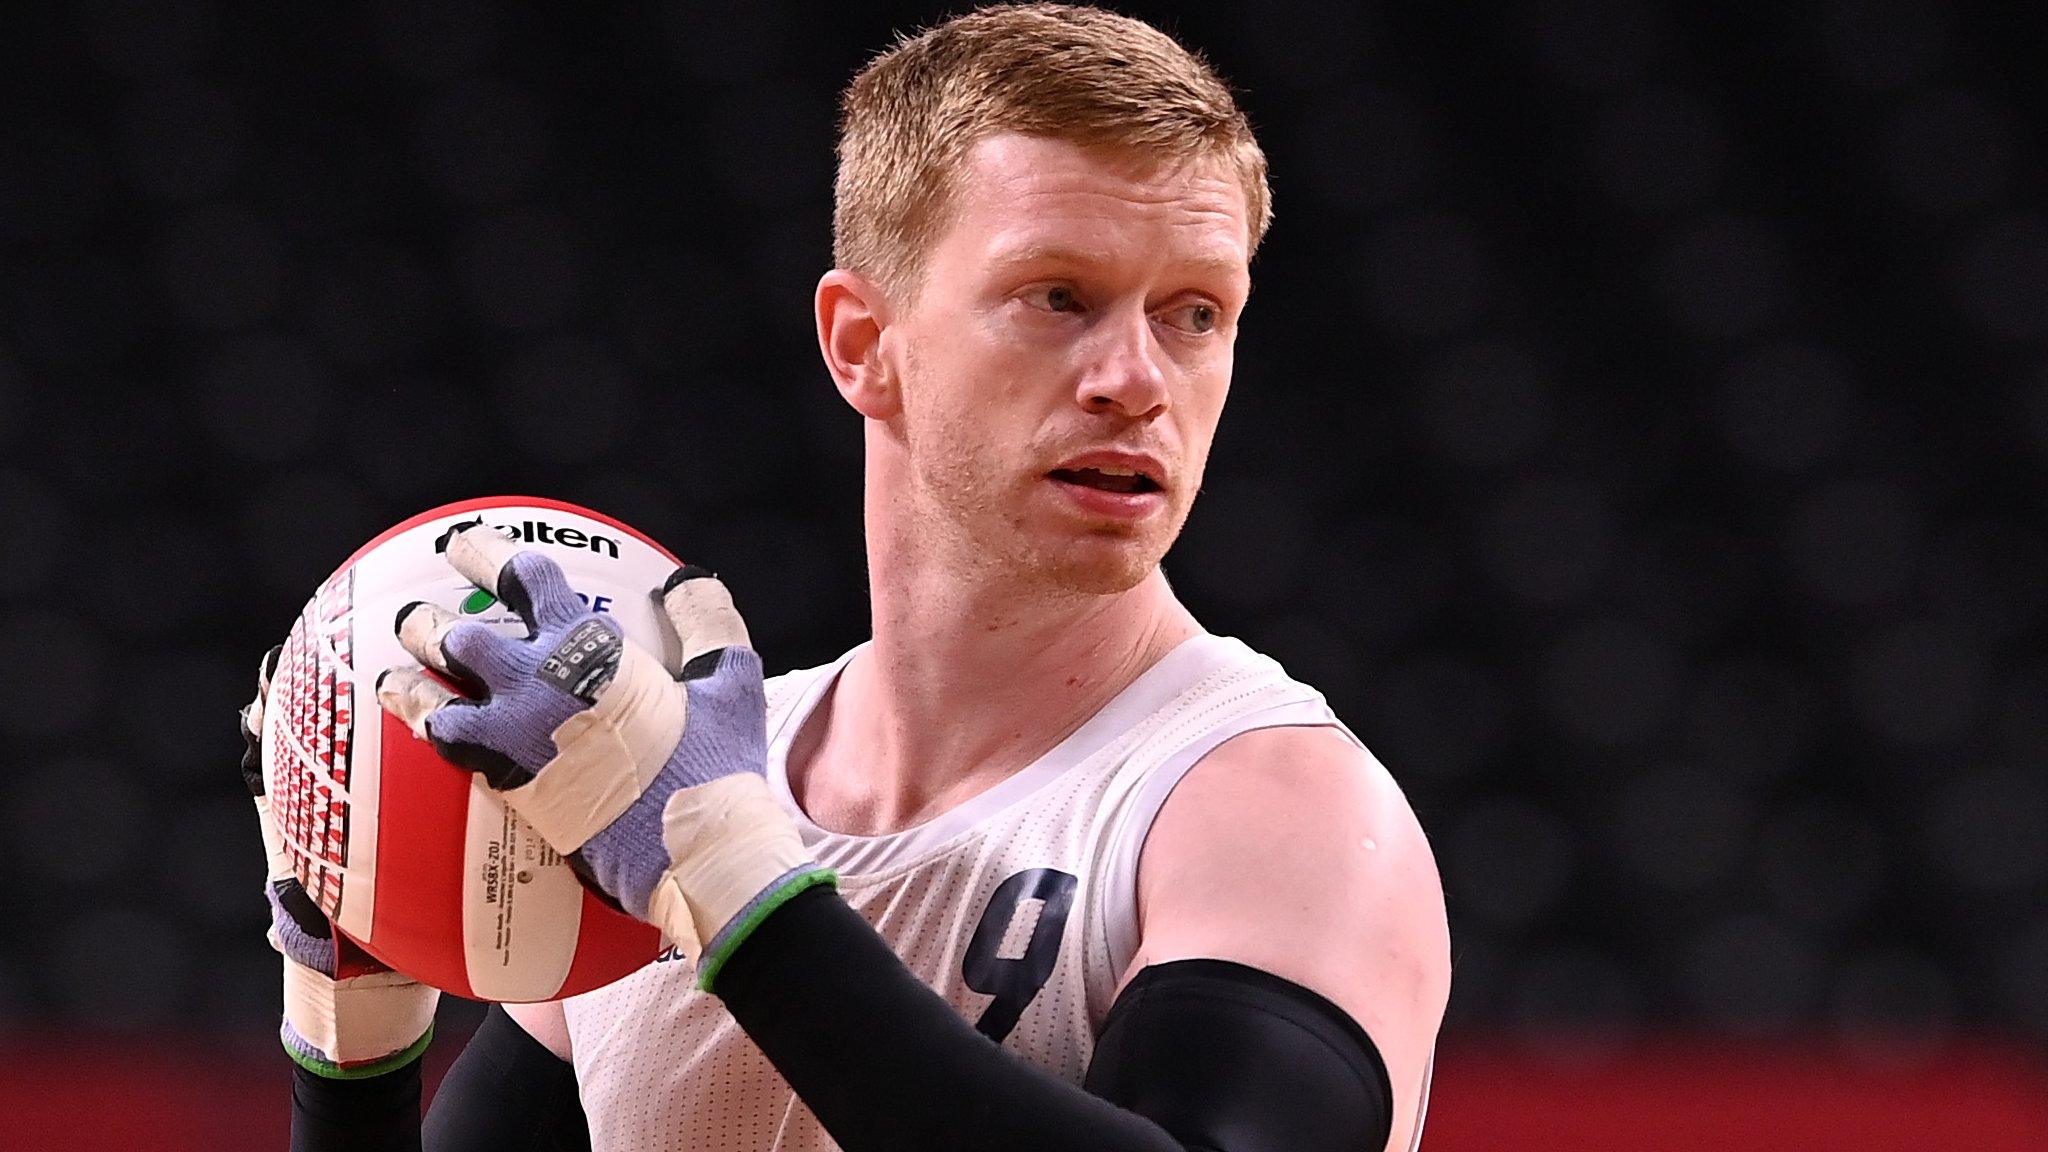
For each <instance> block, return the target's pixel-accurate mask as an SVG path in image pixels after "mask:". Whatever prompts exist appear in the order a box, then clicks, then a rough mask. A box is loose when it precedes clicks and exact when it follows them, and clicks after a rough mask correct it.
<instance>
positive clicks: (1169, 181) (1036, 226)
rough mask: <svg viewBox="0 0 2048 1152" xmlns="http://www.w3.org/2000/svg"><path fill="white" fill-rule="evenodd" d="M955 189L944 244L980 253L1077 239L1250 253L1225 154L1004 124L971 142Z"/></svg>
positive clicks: (1108, 245) (1239, 195) (1191, 252)
mask: <svg viewBox="0 0 2048 1152" xmlns="http://www.w3.org/2000/svg"><path fill="white" fill-rule="evenodd" d="M952 193H953V210H952V212H951V216H952V220H951V222H950V226H949V227H948V229H947V232H946V235H945V237H944V238H943V239H942V241H941V245H940V246H941V247H950V246H960V247H965V248H968V249H970V250H972V251H973V252H974V253H975V254H976V255H977V256H978V257H979V258H984V259H986V258H991V257H996V258H999V257H1001V256H1002V255H1004V254H1012V253H1028V252H1031V251H1033V250H1039V249H1053V248H1062V247H1071V246H1079V247H1083V248H1087V247H1097V248H1102V249H1104V250H1106V251H1107V252H1112V253H1113V252H1116V251H1119V250H1124V251H1129V250H1139V251H1153V252H1155V253H1157V252H1158V251H1160V250H1161V249H1170V250H1171V251H1172V252H1173V253H1174V254H1176V255H1178V256H1183V257H1189V258H1195V259H1200V260H1203V261H1204V262H1218V263H1223V264H1228V265H1233V266H1236V267H1238V268H1242V267H1243V266H1244V265H1246V264H1248V263H1249V261H1250V229H1249V226H1248V223H1247V221H1248V218H1249V211H1248V209H1247V206H1246V203H1245V194H1244V187H1243V185H1242V184H1241V183H1240V182H1239V179H1238V175H1237V171H1236V169H1235V167H1234V166H1233V165H1232V164H1231V163H1230V162H1229V160H1228V159H1227V158H1225V157H1223V156H1216V155H1210V156H1200V157H1195V158H1191V159H1186V160H1179V159H1161V158H1159V157H1157V156H1150V155H1141V154H1134V153H1130V152H1120V151H1115V150H1110V149H1104V148H1094V147H1088V146H1085V145H1081V144H1076V143H1074V142H1072V141H1069V140H1057V139H1051V138H1048V137H1043V136H1026V135H1022V134H1017V133H1007V134H1003V135H998V136H992V137H990V138H988V139H985V140H981V141H979V142H977V143H976V144H975V145H974V146H973V147H972V148H970V149H969V150H968V152H967V154H966V155H965V156H964V157H963V158H962V160H961V163H960V166H959V168H958V169H957V170H956V171H955V173H954V178H953V188H952ZM1136 246H1143V247H1136Z"/></svg>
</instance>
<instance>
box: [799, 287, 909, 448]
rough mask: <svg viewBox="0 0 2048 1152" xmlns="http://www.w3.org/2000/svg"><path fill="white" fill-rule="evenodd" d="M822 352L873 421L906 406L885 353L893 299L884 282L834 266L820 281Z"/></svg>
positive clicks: (849, 396)
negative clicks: (883, 343) (885, 289)
mask: <svg viewBox="0 0 2048 1152" xmlns="http://www.w3.org/2000/svg"><path fill="white" fill-rule="evenodd" d="M816 304H817V314H818V315H817V318H818V351H819V352H821V353H823V354H824V357H825V367H826V369H827V370H829V371H830V372H831V373H832V382H833V383H834V384H836V385H838V387H839V395H840V396H842V397H844V398H845V400H846V402H847V403H848V404H851V405H852V406H853V410H854V411H856V412H858V413H860V414H861V415H862V416H865V417H867V418H868V419H870V420H887V419H889V418H891V417H893V416H895V415H896V414H897V413H898V412H900V411H902V407H903V397H902V393H901V392H900V391H899V390H898V389H897V387H896V380H895V376H894V373H893V372H892V370H891V369H890V366H889V364H888V361H887V360H886V359H885V358H884V356H883V354H882V331H883V329H885V328H887V327H888V326H889V317H890V312H889V301H888V298H887V296H885V295H884V294H883V292H882V288H881V286H880V285H878V284H876V283H875V282H874V281H872V280H869V279H868V278H866V277H865V276H862V275H861V274H860V273H858V272H850V271H848V270H846V269H844V268H834V269H833V270H832V271H830V272H827V273H825V275H824V276H823V277H822V278H821V279H820V280H819V281H818V292H817V301H816Z"/></svg>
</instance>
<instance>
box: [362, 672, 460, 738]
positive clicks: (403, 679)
mask: <svg viewBox="0 0 2048 1152" xmlns="http://www.w3.org/2000/svg"><path fill="white" fill-rule="evenodd" d="M453 699H455V693H453V692H450V691H449V690H448V688H447V686H446V685H444V684H442V683H441V682H440V681H438V680H436V679H434V678H433V677H432V676H429V675H427V674H426V673H424V672H416V671H414V670H413V669H411V668H394V669H392V670H391V671H390V672H388V673H386V674H385V675H384V678H383V679H382V680H381V681H379V682H378V684H377V702H378V703H379V704H382V705H383V706H384V708H385V710H386V711H388V712H390V713H391V714H392V715H393V716H396V717H398V718H399V719H400V720H403V721H405V726H406V727H407V728H410V729H412V734H413V735H415V736H417V737H419V738H420V739H422V740H425V739H426V738H427V717H429V716H432V715H433V714H434V712H435V711H436V710H437V709H439V708H440V707H441V706H442V705H443V704H446V703H448V702H449V701H450V700H453Z"/></svg>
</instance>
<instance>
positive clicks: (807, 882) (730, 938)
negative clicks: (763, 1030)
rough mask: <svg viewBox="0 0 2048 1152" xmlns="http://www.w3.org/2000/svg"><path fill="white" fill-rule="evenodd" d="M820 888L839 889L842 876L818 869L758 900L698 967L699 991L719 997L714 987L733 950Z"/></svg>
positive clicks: (729, 928)
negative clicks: (764, 923) (797, 900)
mask: <svg viewBox="0 0 2048 1152" xmlns="http://www.w3.org/2000/svg"><path fill="white" fill-rule="evenodd" d="M820 884H830V885H831V886H832V887H834V888H837V887H839V873H837V872H834V871H833V870H832V869H830V868H815V869H812V870H811V871H809V872H805V873H803V874H801V875H799V876H796V877H794V878H792V879H791V880H790V881H789V882H788V883H786V884H784V885H783V886H782V887H780V888H778V889H776V890H775V891H773V892H770V893H767V894H766V895H764V896H762V897H760V898H759V899H757V900H755V901H754V905H753V907H752V908H751V909H750V910H749V911H748V912H747V913H746V915H744V916H742V917H740V919H738V920H736V921H734V922H733V923H731V924H728V925H726V927H725V928H724V929H723V930H721V931H720V932H719V935H720V936H722V937H724V939H723V940H722V941H721V942H719V945H718V948H717V950H716V951H710V952H706V953H704V958H703V959H702V960H701V961H700V962H699V963H698V965H697V990H698V991H699V992H712V993H714V994H716V993H715V990H714V989H713V988H712V987H711V983H712V981H714V980H716V979H717V978H718V972H719V969H721V968H724V967H725V962H726V961H727V960H730V959H732V954H733V950H734V949H736V948H738V947H739V946H740V942H741V941H743V940H745V939H746V938H747V937H749V936H751V935H753V934H754V929H756V928H759V927H760V926H761V922H762V921H763V920H766V919H767V918H768V917H769V915H770V914H771V913H773V912H774V911H775V910H776V909H777V908H780V907H782V906H783V905H784V904H787V903H789V901H790V899H791V898H793V897H795V896H796V895H797V894H799V893H801V892H805V891H808V890H809V889H812V888H816V887H817V886H818V885H820Z"/></svg>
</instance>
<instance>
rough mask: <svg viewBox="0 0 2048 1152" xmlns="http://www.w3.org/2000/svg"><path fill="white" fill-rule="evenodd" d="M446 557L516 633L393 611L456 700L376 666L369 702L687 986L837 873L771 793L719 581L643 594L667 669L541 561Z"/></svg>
mask: <svg viewBox="0 0 2048 1152" xmlns="http://www.w3.org/2000/svg"><path fill="white" fill-rule="evenodd" d="M446 554H447V557H448V561H449V563H450V564H452V565H454V567H455V569H456V571H458V572H460V573H461V574H462V575H463V576H464V577H465V578H467V579H468V580H469V581H470V582H471V583H473V584H475V585H477V586H478V587H479V588H483V589H485V590H486V591H489V592H491V593H492V594H493V595H495V596H497V597H498V599H499V600H500V601H502V602H503V603H504V604H505V605H506V606H507V607H509V608H511V609H512V610H513V611H514V612H517V613H518V614H519V617H520V619H521V620H523V621H524V622H525V623H526V627H527V635H526V637H525V638H524V639H518V638H513V637H508V636H505V635H502V634H500V633H497V632H494V631H492V630H491V629H489V628H487V627H485V626H483V625H482V624H479V623H476V622H475V621H465V620H462V619H461V618H460V617H458V616H456V615H454V614H452V613H450V612H448V611H446V610H444V609H441V608H438V607H436V606H434V605H431V604H427V603H424V602H415V603H413V604H408V605H407V606H406V607H405V608H404V609H402V610H400V612H399V616H398V620H397V625H396V626H397V629H398V637H399V642H400V643H401V644H402V645H403V646H404V647H405V649H406V651H407V652H409V653H411V654H412V655H413V657H414V658H415V659H417V660H419V661H420V663H421V664H423V665H425V666H426V667H427V668H428V669H431V670H432V671H433V672H434V673H437V674H439V676H440V677H444V678H446V681H452V682H455V683H459V684H461V685H462V686H463V687H464V688H465V689H467V690H469V691H470V692H471V693H472V694H471V695H467V696H465V695H458V694H457V693H455V692H453V691H451V690H450V689H449V688H448V686H447V683H446V682H444V680H443V679H438V678H436V677H435V676H432V675H428V674H427V673H426V672H422V671H416V670H412V669H391V670H388V671H386V672H385V673H384V674H383V675H382V676H380V677H379V679H378V684H377V698H378V700H379V701H380V702H381V703H382V704H383V705H384V706H385V708H387V709H388V710H390V711H391V712H392V713H393V714H394V715H396V716H398V717H399V718H400V719H402V720H404V721H405V723H406V724H407V725H408V726H409V727H411V728H412V730H413V732H414V733H416V734H418V735H420V736H422V737H424V738H426V739H428V740H431V741H432V742H433V744H434V747H435V750H436V751H438V752H439V753H440V754H441V755H442V756H443V757H444V758H445V759H447V760H449V761H450V762H452V763H455V764H458V765H461V766H462V767H465V768H468V769H470V770H471V771H475V772H478V773H480V774H482V776H483V777H484V780H485V782H486V783H488V784H489V785H490V786H491V787H492V788H494V789H496V790H498V792H499V793H500V794H501V795H502V797H503V798H504V800H505V803H506V804H507V805H509V806H510V807H511V808H512V810H513V811H515V812H517V813H519V815H520V816H521V817H523V818H524V819H525V820H526V821H527V823H529V824H531V825H533V827H534V829H535V830H536V831H538V832H539V833H540V834H541V836H542V837H544V838H545V839H546V840H547V841H548V843H549V844H550V845H551V846H552V847H553V848H554V849H555V850H556V851H558V852H560V853H562V854H563V855H564V856H566V857H568V858H569V861H570V863H571V865H572V866H574V867H575V868H577V870H578V872H579V874H580V875H582V876H583V878H584V879H585V881H586V882H587V883H589V884H590V885H592V886H593V887H594V888H595V889H597V890H598V891H599V892H600V893H602V894H604V895H605V896H607V897H608V898H610V899H612V900H613V901H615V902H616V903H617V904H618V905H619V906H620V907H622V908H624V909H625V910H626V911H627V912H629V913H631V914H632V915H634V916H637V917H639V918H640V919H642V920H646V921H648V922H649V923H651V924H653V925H654V926H655V927H657V928H660V929H661V930H662V932H663V933H664V934H665V935H666V936H667V937H668V939H669V942H670V943H671V944H673V945H675V946H676V947H677V948H678V949H679V950H680V951H682V952H683V954H684V955H686V956H687V957H688V958H689V959H690V960H691V962H692V963H694V964H696V966H697V983H698V987H700V988H704V989H707V990H708V989H709V988H710V987H711V985H712V981H713V980H714V979H715V978H716V976H717V974H718V969H719V968H720V967H721V966H722V965H723V964H724V962H725V959H726V958H727V957H728V956H730V955H731V954H732V951H733V949H734V948H736V947H737V946H738V945H739V944H740V942H741V941H742V940H744V939H745V938H746V936H747V934H748V933H749V932H751V931H752V930H753V928H754V927H755V926H756V925H757V924H759V923H760V922H761V920H762V919H764V918H765V917H766V916H767V915H768V914H769V913H770V912H772V911H774V910H775V909H776V908H777V907H779V906H781V904H782V903H783V902H784V901H786V900H788V899H789V898H790V897H792V896H794V895H796V894H797V893H798V892H801V891H803V890H804V889H806V888H809V887H812V886H814V885H817V884H821V883H833V882H835V881H836V877H835V876H834V875H833V874H832V873H831V872H830V871H828V870H826V869H823V868H820V867H819V866H818V865H817V864H815V863H814V862H812V860H811V859H810V856H809V854H808V853H806V852H805V851H804V848H803V842H802V840H801V838H800V837H799V836H798V834H797V831H796V826H795V824H794V823H793V822H792V821H791V820H790V818H789V816H788V814H787V813H785V812H784V811H783V810H782V807H781V805H780V804H778V803H777V802H776V800H775V798H774V796H773V794H772V793H771V792H770V791H769V789H768V783H767V775H766V758H767V732H766V729H767V707H766V703H765V699H764V696H763V693H762V685H761V658H760V656H759V655H758V654H756V653H755V652H754V650H753V648H752V647H750V646H749V643H748V639H747V629H746V624H745V623H744V622H743V621H741V619H740V615H739V612H738V610H736V609H735V608H734V607H733V604H732V596H731V594H730V593H729V592H728V591H727V590H726V587H725V585H724V584H723V583H721V582H720V581H719V580H718V578H717V577H715V576H713V575H712V574H711V573H710V572H708V571H706V570H704V569H702V568H698V567H694V566H690V565H685V566H684V567H682V568H679V569H677V570H676V572H675V574H674V575H672V576H670V577H669V579H668V582H667V583H666V584H665V585H664V586H663V587H662V589H661V591H660V592H659V593H658V596H659V598H660V601H661V605H662V609H663V615H664V616H665V617H666V618H667V619H668V621H669V623H670V624H671V626H673V627H674V629H675V632H676V636H677V639H678V640H679V642H680V643H679V644H678V645H677V651H678V652H679V653H680V655H679V657H678V658H677V660H676V663H675V664H674V666H669V665H666V664H664V663H663V662H662V660H661V658H660V657H658V656H656V655H655V654H653V653H651V652H649V651H647V649H645V648H644V647H642V646H640V645H639V644H636V643H634V642H633V641H632V640H630V639H628V638H626V637H625V635H624V634H622V633H621V632H620V631H619V629H618V626H617V624H616V622H615V621H613V620H612V619H611V617H609V616H606V615H604V614H602V613H597V612H593V611H590V610H589V609H587V608H585V607H584V605H583V603H582V602H581V601H580V600H579V599H578V598H577V596H576V594H575V593H574V592H573V591H572V590H571V589H570V587H569V584H568V580H567V578H566V577H565V576H564V575H563V573H562V570H561V568H560V567H559V566H557V565H556V564H555V562H554V561H552V560H550V559H548V558H547V557H546V556H543V555H541V554H540V553H538V552H530V551H525V552H523V551H519V550H518V549H517V547H516V546H515V545H514V544H513V543H512V542H511V541H509V540H507V539H506V538H505V537H504V536H503V535H501V534H499V533H498V532H497V531H496V530H495V529H492V528H490V527H488V526H483V525H475V526H467V527H464V528H461V529H459V530H457V531H455V532H454V533H453V534H452V536H451V537H450V539H449V540H448V544H447V550H446Z"/></svg>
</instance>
